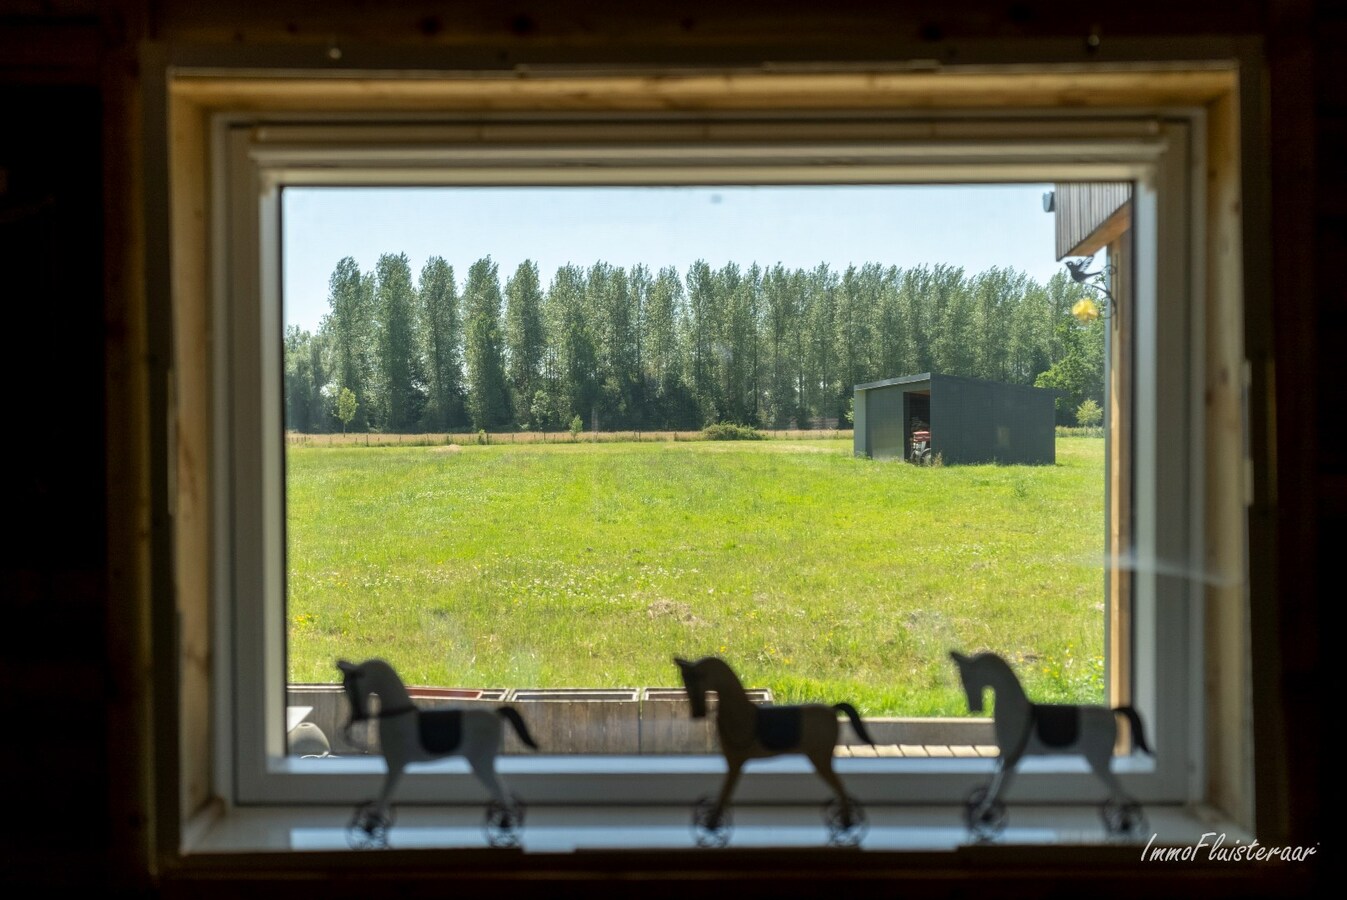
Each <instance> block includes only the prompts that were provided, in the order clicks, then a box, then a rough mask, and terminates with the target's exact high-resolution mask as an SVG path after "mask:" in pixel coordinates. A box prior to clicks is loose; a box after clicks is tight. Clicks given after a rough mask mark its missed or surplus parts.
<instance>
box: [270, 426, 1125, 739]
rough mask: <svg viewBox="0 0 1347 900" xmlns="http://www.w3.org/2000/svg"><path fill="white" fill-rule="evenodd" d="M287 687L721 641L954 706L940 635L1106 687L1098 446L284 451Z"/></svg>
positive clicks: (507, 671) (1030, 681)
mask: <svg viewBox="0 0 1347 900" xmlns="http://www.w3.org/2000/svg"><path fill="white" fill-rule="evenodd" d="M286 459H287V468H288V507H287V508H288V526H287V527H288V540H289V559H288V565H289V577H290V581H289V599H288V609H287V614H286V615H287V619H288V625H289V669H290V679H291V680H292V681H297V682H305V681H335V680H337V679H336V669H335V665H334V664H335V661H336V660H337V659H338V658H339V657H345V658H351V659H363V658H365V657H369V656H375V655H377V656H383V657H385V658H387V659H388V660H390V661H391V662H392V663H393V664H394V665H395V666H396V667H398V669H399V670H400V672H401V673H402V675H403V677H404V680H406V681H407V682H408V683H413V684H433V685H445V686H455V687H507V686H510V687H645V686H650V687H659V686H674V685H677V684H678V683H679V681H678V673H677V669H676V667H675V666H674V665H673V663H672V661H671V657H672V656H674V655H675V654H678V655H682V656H686V657H697V656H701V655H705V654H718V655H721V656H723V657H725V658H726V659H727V660H728V661H729V662H730V663H731V664H732V665H733V666H735V668H736V669H738V670H739V672H740V675H741V676H742V677H743V679H744V681H745V683H746V684H748V685H749V686H751V687H770V688H772V689H773V691H774V692H775V694H776V697H777V699H778V702H798V701H804V700H827V701H828V702H836V701H839V700H849V701H851V702H853V703H855V704H856V705H857V707H859V708H860V709H861V711H862V712H863V713H864V714H866V715H871V716H878V715H902V716H930V715H966V714H967V706H966V703H965V701H964V699H963V696H962V694H961V692H960V689H959V686H958V683H957V675H956V673H955V670H954V666H953V664H952V663H951V662H950V661H949V659H948V651H949V650H950V649H952V648H957V649H960V650H963V651H966V652H971V651H976V650H981V649H991V650H995V651H997V652H999V653H1001V654H1003V655H1004V656H1006V658H1007V659H1009V660H1010V661H1011V662H1012V664H1014V665H1015V666H1016V667H1017V668H1018V669H1019V671H1020V673H1021V677H1022V678H1023V679H1024V681H1025V684H1026V687H1027V689H1028V690H1029V692H1030V696H1031V697H1033V698H1034V699H1036V700H1040V701H1045V702H1067V701H1088V702H1102V700H1103V687H1102V684H1103V678H1102V676H1103V664H1102V653H1103V630H1104V612H1103V599H1104V595H1103V577H1102V569H1101V565H1100V557H1101V553H1102V545H1103V484H1104V482H1103V441H1102V440H1101V439H1099V438H1091V437H1065V438H1059V439H1058V442H1057V465H1056V466H1041V467H1028V466H948V467H933V468H920V467H915V466H910V465H906V464H903V463H899V462H877V461H870V460H858V459H854V458H853V457H852V454H851V441H850V440H799V441H789V440H774V441H763V442H714V443H712V442H703V443H642V444H634V443H613V444H603V443H600V444H549V445H536V444H535V445H514V446H512V445H499V444H498V445H490V446H465V447H457V446H455V447H449V446H439V447H424V446H423V447H403V448H399V447H379V448H368V449H367V448H364V447H324V446H290V447H289V448H288V449H287V457H286Z"/></svg>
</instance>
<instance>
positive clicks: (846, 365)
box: [285, 253, 1105, 433]
mask: <svg viewBox="0 0 1347 900" xmlns="http://www.w3.org/2000/svg"><path fill="white" fill-rule="evenodd" d="M1080 296H1081V291H1080V289H1079V287H1077V286H1075V285H1073V283H1072V282H1071V281H1070V279H1068V278H1067V277H1066V276H1065V274H1064V273H1063V274H1059V275H1055V276H1053V277H1052V278H1051V279H1050V280H1049V281H1048V283H1047V284H1039V283H1037V282H1036V281H1034V280H1033V279H1030V278H1029V277H1028V276H1026V275H1025V274H1023V273H1021V272H1018V271H1016V270H1013V269H1003V268H993V269H989V270H987V271H984V272H980V273H977V274H973V275H969V274H966V273H965V271H964V270H963V269H960V268H956V267H950V266H945V265H933V266H916V267H913V268H907V269H899V268H896V267H893V266H884V265H879V264H876V263H867V264H865V265H860V266H849V267H848V268H847V269H846V270H845V271H837V270H835V269H833V268H831V267H829V266H828V265H827V264H821V265H819V266H817V267H815V268H813V269H810V270H804V269H798V268H796V269H788V268H785V267H783V266H781V265H776V266H773V267H771V268H762V267H760V266H758V265H756V264H754V265H750V266H749V267H747V268H741V267H740V266H738V265H735V264H733V263H731V264H728V265H726V266H724V267H723V268H720V269H712V268H711V267H710V266H709V265H708V264H707V263H706V262H704V261H700V260H699V261H697V262H695V263H693V264H692V265H691V266H689V267H688V269H687V271H686V272H684V273H680V272H679V271H678V270H677V269H675V268H672V267H666V268H662V269H659V270H658V271H653V270H651V269H649V268H647V267H646V266H643V265H635V266H632V267H630V268H626V269H624V268H621V267H617V266H613V265H610V264H609V263H606V262H597V263H595V264H594V265H592V266H589V267H588V268H582V267H580V266H575V265H568V266H563V267H561V268H559V269H557V270H556V272H555V273H554V274H553V275H552V277H551V280H550V282H548V283H547V284H546V285H545V286H544V284H543V281H542V280H541V278H540V274H539V271H538V266H537V265H536V264H535V263H533V262H524V263H522V264H520V265H519V266H518V267H517V268H516V269H515V271H514V272H513V273H511V274H509V275H508V277H506V279H505V282H504V286H503V287H502V284H501V277H500V273H499V271H498V265H497V264H496V263H495V262H493V261H492V260H491V258H490V257H487V258H484V259H479V260H478V261H477V262H475V263H473V264H472V266H471V267H470V268H469V269H468V272H467V277H466V278H465V279H464V280H463V281H462V282H461V283H460V282H459V280H458V279H457V277H456V275H455V273H454V270H453V267H451V266H450V265H449V264H448V263H447V262H445V260H444V259H442V258H439V257H432V258H431V259H429V260H428V261H427V262H426V264H425V265H424V266H423V267H422V269H421V271H420V273H419V275H418V276H415V277H414V276H413V272H412V268H411V264H410V262H409V260H408V257H407V255H406V254H405V253H399V254H384V255H383V256H381V257H380V258H379V259H378V261H377V263H376V264H375V266H374V270H373V271H369V272H362V271H361V270H360V268H359V266H358V265H357V264H356V262H355V260H354V259H352V258H350V257H347V258H345V259H343V260H341V262H339V263H338V264H337V266H336V269H335V270H334V271H333V272H332V276H331V279H330V281H329V298H328V300H329V304H330V310H329V312H328V314H327V315H326V316H325V317H324V319H323V320H322V323H321V324H320V326H319V328H318V331H317V333H316V334H315V333H310V332H308V331H302V330H300V329H299V328H297V327H294V326H291V327H290V328H288V329H287V332H286V337H285V373H286V378H285V391H286V415H287V427H288V428H290V429H291V430H294V431H301V432H330V431H343V430H345V431H382V432H390V433H391V432H400V433H425V432H450V431H462V430H472V431H476V430H479V429H485V430H487V431H501V430H509V429H516V428H518V429H527V430H557V429H566V428H570V427H572V423H576V424H577V425H578V426H579V427H583V428H585V429H587V430H588V429H595V430H607V431H614V430H633V429H645V430H671V429H682V430H687V429H698V428H702V427H704V426H705V425H708V424H712V423H715V422H735V423H739V424H745V425H754V426H760V427H767V428H792V427H796V428H812V427H836V426H837V425H838V424H839V423H841V424H842V427H846V421H847V415H848V411H849V403H850V400H851V398H852V392H853V388H854V387H855V385H857V384H861V383H864V382H868V381H877V380H879V379H883V378H890V377H895V376H901V375H911V374H917V373H922V372H939V373H943V374H947V375H965V376H971V377H976V378H986V379H991V380H995V381H1002V382H1008V383H1012V384H1025V385H1038V386H1040V387H1053V388H1057V389H1059V390H1060V391H1061V392H1062V394H1061V399H1060V400H1059V403H1058V409H1059V421H1061V422H1062V423H1063V424H1073V422H1072V417H1073V414H1074V411H1075V410H1076V408H1077V407H1078V406H1079V405H1080V403H1081V402H1082V401H1084V400H1086V399H1093V400H1095V401H1096V402H1102V399H1103V358H1104V352H1103V347H1104V327H1105V326H1104V325H1103V324H1102V323H1101V322H1095V323H1093V324H1091V325H1088V326H1082V325H1080V324H1078V323H1077V322H1076V321H1075V319H1073V318H1072V317H1071V315H1070V308H1071V305H1072V303H1073V302H1074V301H1075V300H1077V299H1079V297H1080ZM348 391H349V394H347V392H348ZM343 395H345V396H346V400H345V402H343V403H339V399H340V398H341V397H342V396H343ZM352 400H354V402H352ZM577 419H578V422H577Z"/></svg>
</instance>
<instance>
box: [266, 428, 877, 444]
mask: <svg viewBox="0 0 1347 900" xmlns="http://www.w3.org/2000/svg"><path fill="white" fill-rule="evenodd" d="M759 433H760V434H762V435H764V437H765V439H766V440H772V441H841V440H847V441H849V440H851V435H852V432H851V431H850V429H839V428H813V429H800V428H789V429H780V430H776V429H759ZM704 440H707V438H706V437H705V436H704V435H703V434H702V432H700V431H581V432H578V433H575V434H572V433H571V432H570V431H493V432H452V433H448V434H381V433H377V432H361V433H359V434H302V433H300V432H295V431H291V432H287V433H286V435H285V442H286V443H287V444H289V445H291V446H300V447H438V446H444V445H447V444H457V445H459V446H476V445H479V444H490V445H495V444H620V443H626V444H629V443H661V442H663V443H673V442H683V441H704Z"/></svg>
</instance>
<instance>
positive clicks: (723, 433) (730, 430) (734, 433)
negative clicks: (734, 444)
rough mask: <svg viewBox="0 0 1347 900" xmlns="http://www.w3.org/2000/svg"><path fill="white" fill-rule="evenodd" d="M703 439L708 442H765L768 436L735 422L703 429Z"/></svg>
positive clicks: (718, 423)
mask: <svg viewBox="0 0 1347 900" xmlns="http://www.w3.org/2000/svg"><path fill="white" fill-rule="evenodd" d="M702 437H703V438H705V439H706V440H708V441H764V440H766V439H767V435H766V434H764V433H763V432H761V431H758V429H756V428H754V427H753V426H751V425H739V424H736V423H734V422H717V423H716V424H714V425H707V426H706V427H705V428H703V429H702Z"/></svg>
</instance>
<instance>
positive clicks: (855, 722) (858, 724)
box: [833, 703, 875, 747]
mask: <svg viewBox="0 0 1347 900" xmlns="http://www.w3.org/2000/svg"><path fill="white" fill-rule="evenodd" d="M833 709H835V710H837V711H838V712H844V713H846V714H847V718H848V719H850V720H851V727H852V728H854V729H856V733H857V734H858V735H860V737H861V740H863V741H865V742H866V743H867V744H869V745H870V746H871V747H873V746H874V745H875V741H874V738H872V737H870V733H869V732H868V731H866V730H865V723H864V722H862V721H861V714H860V713H858V712H857V711H856V707H854V706H852V705H851V704H850V703H834V704H833Z"/></svg>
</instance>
